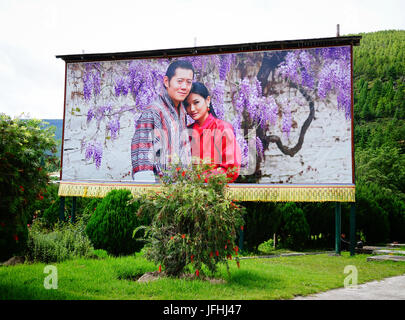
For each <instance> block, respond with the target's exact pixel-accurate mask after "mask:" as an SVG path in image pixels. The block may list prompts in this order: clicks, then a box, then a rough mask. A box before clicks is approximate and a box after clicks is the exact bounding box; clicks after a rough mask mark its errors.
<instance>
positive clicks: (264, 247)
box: [257, 239, 274, 254]
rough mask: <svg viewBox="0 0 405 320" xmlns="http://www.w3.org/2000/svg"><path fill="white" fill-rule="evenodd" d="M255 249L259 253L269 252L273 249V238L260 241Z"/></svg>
mask: <svg viewBox="0 0 405 320" xmlns="http://www.w3.org/2000/svg"><path fill="white" fill-rule="evenodd" d="M257 250H258V251H259V252H260V253H264V254H267V253H270V252H272V251H274V240H273V239H269V240H267V241H265V242H263V243H261V244H260V245H259V246H258V247H257Z"/></svg>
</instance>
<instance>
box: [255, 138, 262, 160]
mask: <svg viewBox="0 0 405 320" xmlns="http://www.w3.org/2000/svg"><path fill="white" fill-rule="evenodd" d="M256 150H257V154H258V155H259V157H261V158H263V157H264V149H263V142H262V140H260V138H259V137H256Z"/></svg>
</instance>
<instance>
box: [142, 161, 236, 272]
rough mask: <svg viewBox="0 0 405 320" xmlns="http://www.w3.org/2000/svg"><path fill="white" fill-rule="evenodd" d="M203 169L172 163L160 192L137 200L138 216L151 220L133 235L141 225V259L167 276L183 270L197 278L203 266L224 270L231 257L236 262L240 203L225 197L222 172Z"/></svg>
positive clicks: (225, 184) (225, 185) (202, 270)
mask: <svg viewBox="0 0 405 320" xmlns="http://www.w3.org/2000/svg"><path fill="white" fill-rule="evenodd" d="M208 169H209V166H208V165H205V164H198V165H195V166H194V167H193V169H192V170H185V169H182V168H180V167H178V168H173V170H172V171H170V172H168V174H167V176H165V177H164V178H163V182H162V186H161V191H160V192H158V193H151V194H148V195H144V196H143V199H142V200H141V203H142V205H141V207H140V209H139V211H138V215H146V216H149V217H150V220H151V221H152V223H151V224H150V225H149V226H142V227H139V228H137V229H136V230H135V231H134V237H136V233H137V231H138V230H140V229H146V233H145V235H146V238H145V241H146V242H147V244H146V246H145V256H146V258H148V259H149V260H152V261H153V262H155V263H156V265H158V266H159V270H160V271H162V269H163V271H165V272H166V274H168V275H170V276H179V275H181V274H183V273H185V272H186V271H187V270H188V269H191V270H192V272H193V273H194V274H195V275H196V276H197V277H198V276H200V275H203V274H204V269H208V271H209V272H210V273H212V274H214V273H215V272H216V271H217V265H218V263H225V264H226V266H227V269H228V271H229V266H228V261H229V260H231V259H232V257H234V260H236V263H237V265H238V267H239V258H238V248H237V246H236V239H237V236H238V234H239V230H240V228H241V226H242V225H243V213H244V208H243V207H241V206H240V205H238V204H236V203H235V202H234V201H232V200H231V199H230V198H229V197H228V196H227V193H226V187H227V182H228V178H227V177H226V175H225V174H218V175H211V176H210V177H209V178H208V179H206V176H205V174H204V172H207V171H208ZM205 181H207V183H205ZM214 253H215V254H214ZM191 270H188V271H191Z"/></svg>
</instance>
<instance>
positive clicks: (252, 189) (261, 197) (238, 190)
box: [58, 181, 355, 202]
mask: <svg viewBox="0 0 405 320" xmlns="http://www.w3.org/2000/svg"><path fill="white" fill-rule="evenodd" d="M114 189H128V190H130V191H131V192H132V194H133V195H134V196H137V195H139V194H142V193H145V192H156V191H158V190H159V189H160V185H159V184H155V185H154V184H130V183H128V184H125V183H92V182H66V181H61V182H60V184H59V191H58V194H59V196H63V197H69V196H70V197H94V198H102V197H104V196H105V195H106V194H107V193H108V192H110V191H111V190H114ZM227 192H228V195H229V197H230V198H232V199H235V200H237V201H268V202H287V201H296V202H355V185H252V184H249V185H242V184H241V185H236V184H232V185H229V186H228V188H227Z"/></svg>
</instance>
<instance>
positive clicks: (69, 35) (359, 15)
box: [0, 0, 405, 119]
mask: <svg viewBox="0 0 405 320" xmlns="http://www.w3.org/2000/svg"><path fill="white" fill-rule="evenodd" d="M404 12H405V1H404V0H364V1H363V0H351V1H348V0H336V1H326V0H323V1H322V0H319V1H318V0H276V1H275V0H249V1H247V0H232V1H224V0H204V1H203V0H198V1H194V0H155V1H154V0H142V1H137V0H128V1H126V0H108V1H104V0H97V1H88V0H69V1H59V0H0V30H1V31H0V112H4V113H6V114H8V115H11V116H17V115H20V114H21V113H25V114H28V115H29V116H30V117H34V118H41V119H54V118H57V119H61V118H63V102H64V72H65V63H64V61H63V60H61V59H56V58H55V56H56V55H65V54H80V53H82V52H83V51H84V52H85V53H104V52H125V51H140V50H153V49H171V48H181V47H190V46H194V41H195V38H196V41H197V46H209V45H220V44H237V43H249V42H266V41H276V40H297V39H311V38H322V37H334V36H336V25H337V24H340V34H341V35H347V34H356V33H360V32H373V31H379V30H390V29H396V30H399V29H401V30H405V16H404Z"/></svg>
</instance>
